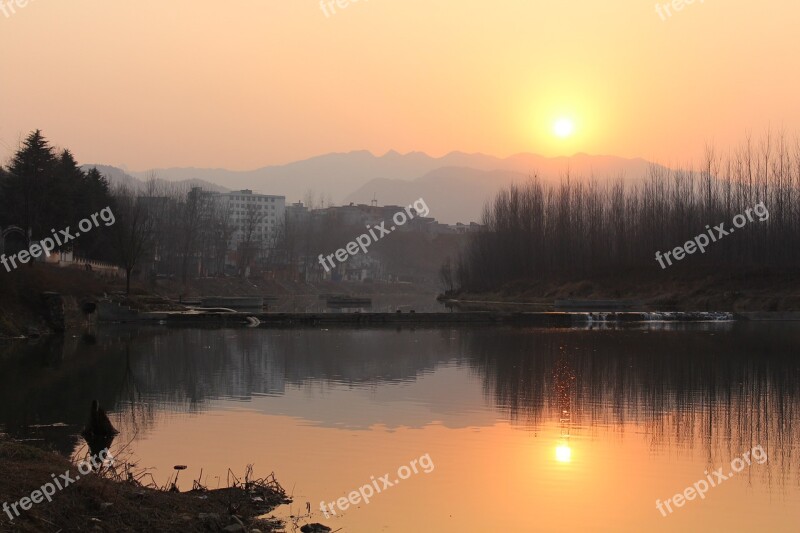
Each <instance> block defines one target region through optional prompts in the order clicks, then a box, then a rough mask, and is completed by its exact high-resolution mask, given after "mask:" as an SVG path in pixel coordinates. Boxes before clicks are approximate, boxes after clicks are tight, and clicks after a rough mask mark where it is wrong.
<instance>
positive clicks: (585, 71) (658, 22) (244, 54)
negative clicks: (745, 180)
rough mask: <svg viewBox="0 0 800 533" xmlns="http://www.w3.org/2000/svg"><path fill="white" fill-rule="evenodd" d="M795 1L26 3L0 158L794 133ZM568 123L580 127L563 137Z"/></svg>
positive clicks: (798, 14) (200, 160)
mask: <svg viewBox="0 0 800 533" xmlns="http://www.w3.org/2000/svg"><path fill="white" fill-rule="evenodd" d="M798 21H800V5H798V4H797V3H790V2H786V1H785V0H780V1H779V0H767V1H762V2H755V1H744V0H736V1H726V2H722V1H718V0H713V1H712V0H708V1H706V2H705V3H702V4H701V3H699V2H695V3H694V4H692V5H687V6H685V8H684V9H683V10H682V11H680V12H677V13H674V14H673V16H672V17H671V18H669V19H668V20H666V21H665V20H662V19H661V18H660V17H659V15H658V14H657V13H656V9H655V2H654V1H650V0H614V1H608V2H600V1H597V0H572V1H556V0H551V1H547V2H544V1H536V2H523V1H521V0H517V1H511V0H501V1H498V2H488V1H484V2H478V1H476V0H436V1H435V2H431V0H402V1H401V0H369V1H367V0H361V1H360V2H357V3H353V4H351V5H350V6H348V7H347V8H345V9H338V8H337V12H336V14H332V15H330V16H328V17H326V15H325V14H324V13H323V11H322V9H321V8H320V4H319V2H317V1H316V0H285V1H278V0H233V1H228V2H220V1H210V0H168V1H165V0H158V1H156V0H136V1H132V2H121V1H118V0H114V1H109V0H102V1H101V0H70V1H69V2H64V1H60V2H56V1H55V0H29V4H28V5H27V6H25V7H23V8H16V13H14V14H10V16H8V17H6V16H5V15H4V14H3V13H2V12H0V49H2V54H0V161H5V160H6V159H7V158H8V156H9V155H10V153H11V150H12V149H13V148H14V147H16V146H17V144H18V142H19V139H20V138H21V136H24V135H25V134H26V133H27V132H29V131H30V130H32V129H34V128H41V129H43V130H44V133H45V135H46V136H47V137H48V138H50V139H51V140H52V141H53V142H55V143H56V144H58V145H59V146H63V147H69V148H71V149H72V150H73V152H74V153H75V154H76V156H77V158H78V159H79V161H80V162H84V163H89V162H91V163H107V164H113V165H123V164H124V165H127V166H128V167H129V168H130V169H132V170H144V169H147V168H152V167H169V166H197V167H226V168H231V169H250V168H256V167H259V166H264V165H268V164H278V163H284V162H289V161H292V160H297V159H302V158H306V157H310V156H313V155H318V154H321V153H327V152H332V151H349V150H357V149H368V150H371V151H373V152H375V153H378V154H382V153H384V152H386V151H388V150H390V149H396V150H398V151H401V152H407V151H412V150H419V151H425V152H427V153H430V154H431V155H443V154H445V153H447V152H449V151H452V150H462V151H467V152H484V153H490V154H494V155H499V156H506V155H510V154H513V153H517V152H523V151H526V152H535V153H541V154H544V155H564V154H571V153H574V152H588V153H592V154H613V155H620V156H627V157H645V158H648V159H652V160H658V161H661V162H665V163H669V162H678V161H681V162H682V161H687V160H689V159H691V158H695V157H697V156H699V154H700V153H701V152H702V148H703V144H704V143H705V142H706V141H714V142H715V143H716V144H717V145H720V146H729V145H731V144H734V143H738V142H739V141H740V140H741V139H742V137H743V136H744V134H745V133H746V132H747V131H748V130H749V131H752V132H753V133H754V134H760V133H761V132H762V131H764V130H765V129H766V128H767V127H769V126H770V125H771V126H772V127H773V128H784V129H785V130H787V131H788V132H790V133H795V132H799V131H800V105H798V103H797V99H798V95H800V71H798V69H797V65H796V58H797V57H798V52H800V41H798V39H797V37H796V26H797V23H798ZM562 116H568V117H571V118H572V119H573V120H574V121H575V123H576V133H575V135H573V136H572V137H571V138H569V139H568V140H558V139H557V138H556V137H555V136H554V135H553V133H552V124H553V122H554V121H555V120H556V119H558V118H559V117H562Z"/></svg>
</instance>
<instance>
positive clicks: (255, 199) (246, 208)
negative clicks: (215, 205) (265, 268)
mask: <svg viewBox="0 0 800 533" xmlns="http://www.w3.org/2000/svg"><path fill="white" fill-rule="evenodd" d="M214 199H215V200H216V201H217V202H220V203H221V205H222V206H223V207H226V208H228V209H230V216H231V223H232V224H233V227H234V231H233V234H232V235H231V239H230V240H229V241H228V248H229V249H236V247H237V246H238V245H239V244H240V243H241V242H242V241H243V240H245V235H246V234H247V232H248V231H250V229H251V228H252V232H253V233H252V239H251V240H252V241H257V242H261V243H265V244H266V245H271V244H272V243H274V241H275V238H276V236H277V234H278V230H279V228H280V227H281V226H282V225H283V223H284V220H285V216H286V197H285V196H273V195H268V194H258V193H254V192H253V191H251V190H247V189H245V190H242V191H231V192H228V193H223V194H218V195H215V196H214Z"/></svg>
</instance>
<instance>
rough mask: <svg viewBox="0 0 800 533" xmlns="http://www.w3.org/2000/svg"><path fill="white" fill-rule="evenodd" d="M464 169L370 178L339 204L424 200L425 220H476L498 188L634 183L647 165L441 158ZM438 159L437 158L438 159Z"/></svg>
mask: <svg viewBox="0 0 800 533" xmlns="http://www.w3.org/2000/svg"><path fill="white" fill-rule="evenodd" d="M442 159H447V160H450V161H460V162H461V163H462V164H464V165H465V166H450V167H441V168H437V169H436V170H433V171H431V172H428V173H427V174H425V175H424V176H422V177H421V178H418V179H415V180H413V181H408V180H398V179H395V180H391V179H383V178H378V179H373V180H370V181H369V182H368V183H366V184H364V185H363V186H362V187H360V188H359V189H358V190H356V191H355V192H353V193H352V194H351V195H349V196H348V197H347V198H345V202H346V203H348V202H353V203H369V202H370V201H371V200H372V199H373V198H377V200H378V202H379V203H380V204H401V205H408V204H409V203H410V202H413V201H414V200H417V199H419V198H424V199H425V202H426V204H427V205H428V207H429V208H430V209H431V216H434V217H435V218H436V219H437V220H439V221H441V222H445V223H450V224H452V223H455V222H465V223H467V222H474V221H480V218H481V214H482V212H483V208H484V206H485V205H486V203H487V202H488V201H490V200H491V199H493V198H494V197H495V195H496V194H497V193H498V192H499V191H500V190H501V189H503V188H505V187H507V186H509V185H511V184H512V183H521V182H524V181H526V180H527V179H529V178H530V177H532V176H534V175H536V176H539V177H540V178H541V179H542V180H543V181H550V182H553V181H557V180H558V179H560V178H563V177H566V176H567V175H569V176H570V177H571V178H572V179H588V178H595V179H597V180H598V181H603V180H605V179H609V178H610V179H616V178H621V179H623V180H624V181H637V180H640V179H642V178H644V177H645V176H647V172H648V169H649V167H650V166H651V165H652V164H651V163H649V162H647V161H645V160H644V159H622V158H618V157H607V156H588V155H585V154H579V155H576V156H573V157H570V158H552V159H548V158H545V157H541V156H537V155H533V154H519V155H515V156H511V157H509V158H507V159H497V158H492V157H489V156H482V155H467V154H450V155H449V156H446V157H445V158H442ZM440 161H441V160H440Z"/></svg>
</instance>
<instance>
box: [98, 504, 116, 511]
mask: <svg viewBox="0 0 800 533" xmlns="http://www.w3.org/2000/svg"><path fill="white" fill-rule="evenodd" d="M112 505H114V504H113V503H110V502H103V503H101V504H100V508H101V509H103V510H105V509H108V508H109V507H111V506H112Z"/></svg>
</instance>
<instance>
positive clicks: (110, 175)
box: [81, 165, 230, 192]
mask: <svg viewBox="0 0 800 533" xmlns="http://www.w3.org/2000/svg"><path fill="white" fill-rule="evenodd" d="M81 168H82V169H83V170H84V171H86V170H89V169H90V168H96V169H97V170H98V171H99V172H100V174H102V175H103V176H105V177H106V179H107V180H108V183H109V184H110V185H111V186H112V187H114V186H117V185H127V186H128V187H131V188H132V189H136V190H140V189H143V188H144V186H145V182H146V181H147V180H148V176H147V175H146V174H148V173H145V176H144V177H143V178H142V179H139V178H136V177H134V176H131V175H130V174H127V173H126V172H125V171H124V170H122V169H121V168H117V167H112V166H109V165H81ZM155 181H156V183H157V184H158V185H160V186H169V187H177V188H178V189H179V190H180V189H184V188H186V189H190V188H191V187H202V188H203V189H205V190H208V191H215V192H228V191H229V190H230V189H227V188H225V187H222V186H221V185H217V184H216V183H211V182H210V181H205V180H201V179H196V178H188V179H183V180H175V181H172V180H165V179H163V178H162V177H160V176H157V175H156V179H155Z"/></svg>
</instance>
